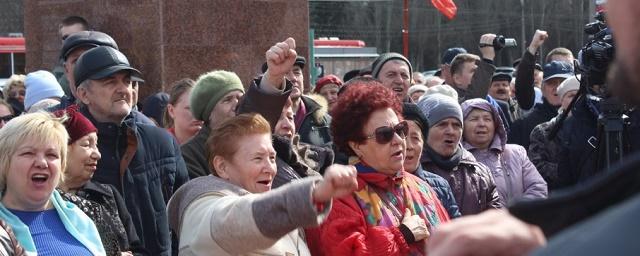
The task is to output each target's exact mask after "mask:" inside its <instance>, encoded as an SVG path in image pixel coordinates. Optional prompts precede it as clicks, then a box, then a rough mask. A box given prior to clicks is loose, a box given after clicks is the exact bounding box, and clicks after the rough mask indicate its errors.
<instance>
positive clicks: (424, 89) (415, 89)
mask: <svg viewBox="0 0 640 256" xmlns="http://www.w3.org/2000/svg"><path fill="white" fill-rule="evenodd" d="M427 90H429V87H426V86H424V85H421V84H414V85H412V86H411V87H409V96H411V94H413V93H414V92H420V91H421V92H424V93H426V92H427Z"/></svg>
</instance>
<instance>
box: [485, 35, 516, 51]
mask: <svg viewBox="0 0 640 256" xmlns="http://www.w3.org/2000/svg"><path fill="white" fill-rule="evenodd" d="M485 46H493V49H494V50H495V51H499V50H501V49H502V48H505V47H516V46H518V43H517V42H516V39H515V38H506V37H504V36H503V35H497V36H496V38H494V39H493V42H492V43H491V44H480V45H479V47H485Z"/></svg>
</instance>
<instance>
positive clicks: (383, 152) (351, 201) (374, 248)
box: [307, 79, 449, 255]
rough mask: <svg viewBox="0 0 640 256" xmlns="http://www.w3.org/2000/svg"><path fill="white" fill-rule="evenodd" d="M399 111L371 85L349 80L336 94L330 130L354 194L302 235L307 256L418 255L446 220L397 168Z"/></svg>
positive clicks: (402, 125) (401, 146)
mask: <svg viewBox="0 0 640 256" xmlns="http://www.w3.org/2000/svg"><path fill="white" fill-rule="evenodd" d="M400 113H402V109H401V104H400V101H399V100H398V99H397V97H395V96H394V93H393V92H392V91H391V90H389V89H387V88H385V87H384V86H382V85H381V84H380V82H378V81H377V80H373V79H371V80H367V79H361V80H359V81H356V82H354V83H351V84H350V85H348V88H345V91H343V93H342V95H340V97H339V99H338V102H337V103H336V106H335V107H334V109H333V111H332V114H331V116H332V118H333V119H332V123H331V132H332V135H333V140H334V143H335V144H336V146H337V147H338V149H339V150H341V151H342V152H344V153H347V154H348V155H350V156H351V157H350V159H349V164H353V165H354V166H355V167H356V169H357V170H358V189H357V190H356V191H355V192H354V193H353V194H352V195H349V196H345V197H343V198H340V199H339V200H334V206H333V209H332V210H331V213H330V214H329V216H328V219H327V220H326V221H325V222H324V224H322V225H321V226H320V227H319V228H318V229H313V230H307V241H308V243H309V246H310V248H311V250H312V254H313V255H374V254H375V255H424V245H425V241H426V240H427V239H428V237H429V235H430V232H432V231H433V228H435V227H436V226H437V225H439V224H441V223H443V222H447V221H448V220H449V216H448V215H447V212H446V210H445V209H444V207H443V206H442V204H441V203H440V201H439V200H438V198H437V196H436V194H435V192H434V191H433V189H432V188H431V187H430V186H429V185H428V184H427V183H426V182H424V181H423V180H421V179H420V178H418V177H415V176H413V175H411V174H409V173H408V172H406V171H404V169H403V161H404V158H405V151H406V145H405V136H406V134H407V129H408V126H407V123H406V122H405V121H404V120H402V116H401V114H400Z"/></svg>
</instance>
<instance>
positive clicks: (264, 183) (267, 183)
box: [258, 180, 271, 186]
mask: <svg viewBox="0 0 640 256" xmlns="http://www.w3.org/2000/svg"><path fill="white" fill-rule="evenodd" d="M258 183H260V184H262V185H265V186H269V185H271V180H259V181H258Z"/></svg>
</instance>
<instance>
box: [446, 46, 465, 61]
mask: <svg viewBox="0 0 640 256" xmlns="http://www.w3.org/2000/svg"><path fill="white" fill-rule="evenodd" d="M461 53H467V50H466V49H464V48H462V47H453V48H449V49H447V50H446V51H444V53H443V54H442V59H441V60H440V64H451V61H453V59H454V58H455V57H456V56H458V54H461Z"/></svg>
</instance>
